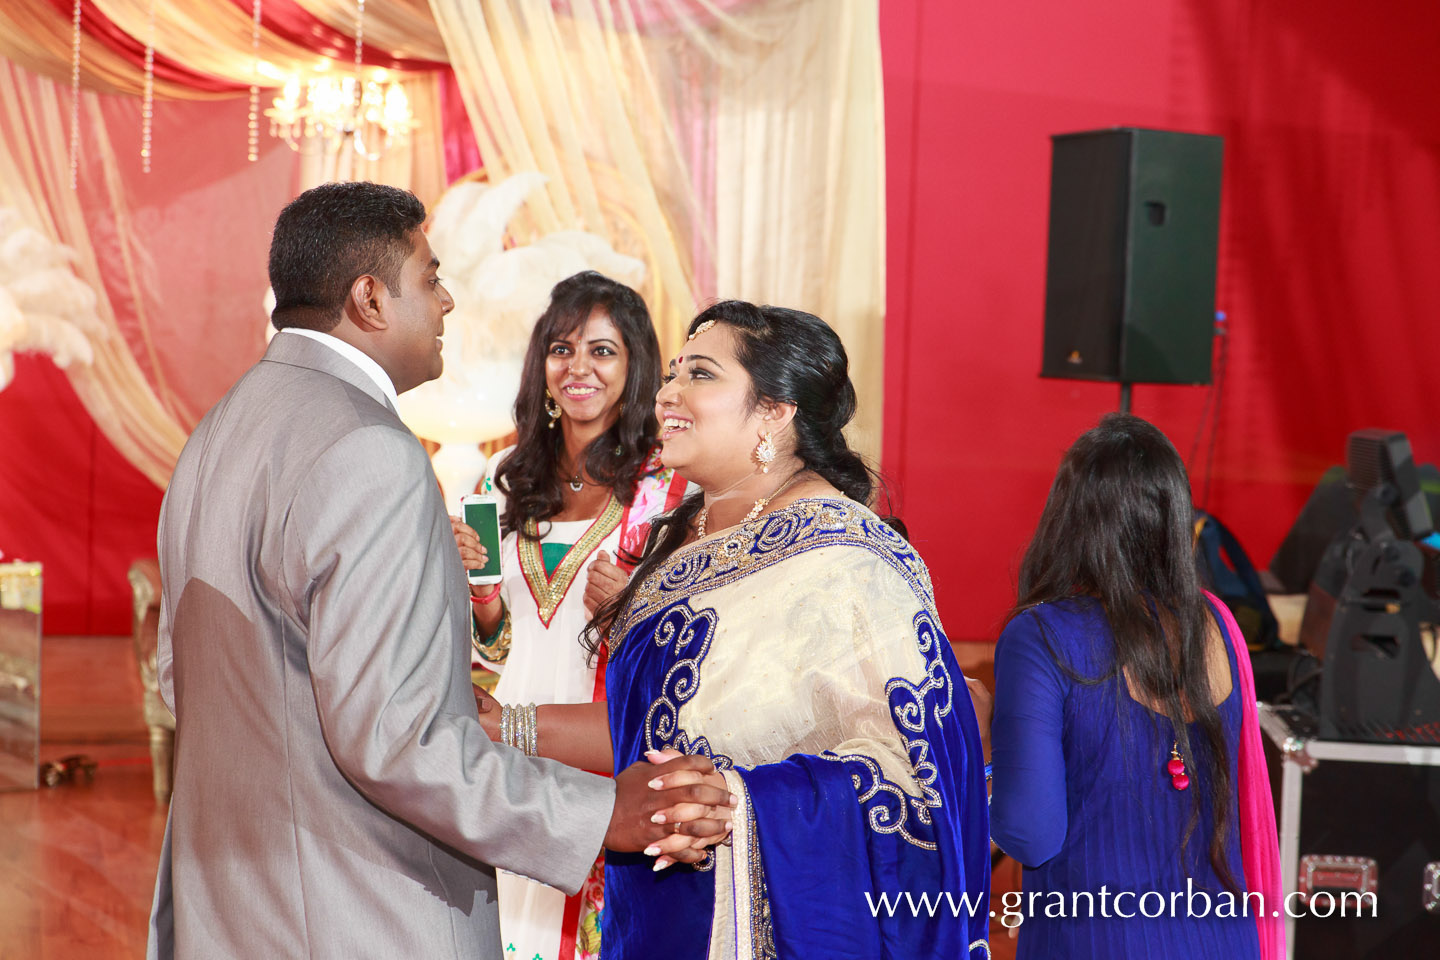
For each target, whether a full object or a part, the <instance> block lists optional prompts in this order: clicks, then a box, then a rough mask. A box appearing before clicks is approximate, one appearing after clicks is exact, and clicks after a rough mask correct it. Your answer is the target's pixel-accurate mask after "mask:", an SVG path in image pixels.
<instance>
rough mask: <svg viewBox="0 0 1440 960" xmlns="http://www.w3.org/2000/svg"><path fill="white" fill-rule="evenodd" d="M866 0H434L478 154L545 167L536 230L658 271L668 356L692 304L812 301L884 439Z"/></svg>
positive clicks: (650, 287)
mask: <svg viewBox="0 0 1440 960" xmlns="http://www.w3.org/2000/svg"><path fill="white" fill-rule="evenodd" d="M877 4H878V0H846V2H844V3H837V2H831V0H755V2H750V3H735V2H730V3H722V2H719V0H570V2H568V3H566V4H551V3H543V2H542V3H534V2H527V0H430V6H431V9H432V10H433V12H434V17H435V22H436V23H437V24H438V26H439V27H440V35H441V36H442V37H443V38H444V40H445V44H446V48H447V51H448V55H449V60H450V63H451V66H452V67H453V68H454V70H455V72H456V75H457V77H458V78H459V80H460V86H461V91H462V94H463V96H464V98H465V106H466V110H467V112H468V114H469V116H470V120H471V124H472V126H473V127H474V129H475V133H476V138H477V141H478V143H479V146H480V151H481V155H482V156H483V157H484V158H485V162H486V168H487V171H488V172H489V173H490V175H491V176H492V177H494V178H496V179H499V178H502V177H504V176H508V175H509V174H511V173H514V172H517V171H522V170H539V171H540V172H542V173H544V174H546V175H547V176H548V177H549V183H548V185H547V187H548V189H547V190H546V191H545V192H544V193H543V194H539V195H536V196H535V197H533V198H532V200H531V202H530V203H529V205H528V212H529V214H530V217H531V219H532V229H535V230H538V231H542V232H548V231H551V230H557V229H567V228H575V227H583V228H585V229H591V230H596V231H597V232H601V233H604V234H606V235H607V236H608V237H609V238H610V239H611V241H612V243H614V244H615V246H616V248H617V249H619V250H620V251H621V252H623V253H628V254H630V255H632V256H638V257H640V258H641V259H643V260H645V261H646V262H647V264H649V266H650V271H649V276H648V277H647V281H646V287H647V288H646V289H645V290H644V291H643V292H644V293H645V295H646V299H647V301H648V302H649V303H650V305H651V308H652V310H653V311H654V313H655V316H656V321H657V325H658V327H659V331H660V339H661V346H662V349H663V350H664V351H665V352H667V353H673V352H675V350H676V349H677V347H678V345H679V343H680V342H681V340H682V332H683V330H684V327H685V325H686V323H687V322H688V321H689V319H690V317H691V316H693V315H694V312H695V310H696V307H697V304H700V303H702V302H704V301H707V300H710V299H712V298H715V297H741V298H744V299H748V300H756V301H761V302H768V303H775V304H780V305H784V306H791V307H797V308H801V309H805V310H809V311H812V312H814V313H816V314H819V315H820V316H822V317H824V318H825V319H826V320H827V321H829V322H830V323H831V324H832V325H833V326H835V328H836V329H837V330H838V331H839V333H840V335H841V337H842V338H843V339H844V341H845V344H846V348H847V351H848V352H849V354H850V356H851V360H852V363H853V364H854V378H855V382H856V387H857V390H858V391H859V393H860V415H859V417H858V418H857V423H856V424H855V427H854V430H853V436H852V439H853V440H854V442H855V443H856V445H857V446H858V447H859V448H860V449H861V450H862V451H863V452H864V453H866V454H867V455H869V456H870V457H871V458H872V459H874V458H877V457H878V454H879V450H880V424H881V420H882V410H881V403H882V370H883V349H884V329H883V318H884V214H883V211H884V170H883V164H884V154H883V150H884V141H883V137H882V136H881V131H882V129H883V120H882V101H881V86H880V49H879V27H878V18H879V12H878V5H877Z"/></svg>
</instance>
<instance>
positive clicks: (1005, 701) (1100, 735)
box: [991, 598, 1273, 960]
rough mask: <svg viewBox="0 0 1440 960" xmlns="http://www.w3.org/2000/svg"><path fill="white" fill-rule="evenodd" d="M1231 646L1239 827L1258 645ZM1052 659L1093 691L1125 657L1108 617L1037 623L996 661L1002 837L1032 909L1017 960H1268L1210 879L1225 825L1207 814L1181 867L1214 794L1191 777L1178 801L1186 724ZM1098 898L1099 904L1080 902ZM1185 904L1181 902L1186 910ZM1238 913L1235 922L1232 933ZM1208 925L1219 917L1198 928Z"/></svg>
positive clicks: (1021, 619) (1249, 922)
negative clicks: (1239, 665) (1242, 661)
mask: <svg viewBox="0 0 1440 960" xmlns="http://www.w3.org/2000/svg"><path fill="white" fill-rule="evenodd" d="M1042 623H1043V624H1044V625H1045V627H1047V628H1048V631H1047V634H1048V640H1049V647H1048V648H1047V644H1046V639H1047V636H1046V635H1042V633H1041V624H1042ZM1226 639H1227V643H1226V651H1227V653H1228V655H1229V659H1230V673H1231V678H1232V690H1231V693H1230V695H1229V697H1227V698H1226V699H1225V700H1224V701H1223V702H1222V703H1221V704H1220V707H1219V712H1220V719H1221V722H1222V725H1223V728H1224V736H1225V744H1226V749H1227V751H1228V753H1227V755H1228V759H1229V766H1230V776H1231V781H1230V782H1231V788H1230V803H1231V804H1232V811H1233V809H1234V806H1233V805H1234V804H1235V802H1236V801H1235V797H1236V788H1235V782H1236V780H1235V777H1236V765H1237V759H1238V754H1239V747H1238V742H1239V734H1240V718H1241V703H1240V696H1241V694H1240V681H1239V678H1238V676H1237V674H1236V663H1235V653H1234V650H1233V649H1232V648H1231V646H1230V645H1231V644H1232V643H1236V642H1241V643H1243V642H1244V640H1243V639H1241V638H1235V637H1227V638H1226ZM1052 648H1053V649H1054V650H1055V653H1056V655H1059V656H1061V657H1064V658H1065V663H1066V664H1067V665H1068V666H1069V667H1070V668H1071V670H1072V671H1073V672H1074V673H1076V674H1078V675H1079V676H1081V677H1085V678H1096V677H1102V676H1105V675H1106V674H1108V673H1109V672H1110V671H1111V670H1112V669H1113V666H1114V663H1115V645H1114V637H1113V635H1112V633H1111V631H1110V625H1109V622H1108V621H1107V620H1106V618H1105V613H1104V610H1103V608H1102V607H1101V605H1100V603H1099V601H1097V600H1094V599H1090V598H1076V599H1071V600H1066V601H1062V602H1059V603H1051V604H1044V605H1041V606H1038V607H1034V608H1032V609H1031V610H1028V611H1026V612H1025V613H1022V614H1021V615H1019V616H1017V617H1016V618H1015V619H1014V620H1012V621H1011V622H1010V624H1009V625H1008V626H1007V627H1006V628H1005V632H1004V633H1003V634H1002V635H1001V637H1000V642H999V644H998V645H997V647H996V649H995V716H994V721H993V724H992V727H991V748H992V754H993V760H994V793H993V806H992V808H991V818H992V822H991V832H992V835H993V837H994V839H995V842H996V843H997V844H998V845H999V846H1000V847H1001V848H1002V849H1003V850H1005V851H1006V852H1007V853H1009V854H1010V855H1011V856H1013V857H1015V859H1017V860H1019V861H1020V862H1021V863H1022V864H1024V865H1025V872H1024V883H1023V890H1024V894H1025V897H1026V899H1025V900H1024V901H1022V902H1019V903H1015V904H1014V905H1015V907H1016V909H1015V910H1013V911H1012V912H1011V916H1012V918H1013V917H1015V916H1017V915H1019V916H1023V921H1022V922H1021V924H1020V939H1019V953H1018V957H1019V958H1021V960H1025V958H1047V960H1048V958H1054V957H1064V958H1068V960H1083V958H1089V957H1094V958H1103V960H1123V958H1127V957H1136V958H1141V957H1144V958H1149V957H1166V958H1169V960H1178V958H1206V960H1210V958H1219V957H1224V958H1226V960H1233V958H1245V957H1252V958H1253V957H1258V956H1259V942H1258V937H1257V933H1256V928H1255V920H1254V918H1253V917H1250V916H1243V915H1241V911H1242V909H1243V906H1244V904H1243V902H1242V900H1241V898H1238V897H1234V896H1233V895H1230V894H1226V893H1225V892H1224V890H1225V888H1224V885H1223V884H1222V883H1221V881H1220V878H1219V877H1218V876H1217V875H1216V873H1215V870H1214V869H1213V867H1212V866H1211V864H1210V860H1209V844H1210V837H1211V830H1210V826H1209V824H1210V814H1209V808H1208V805H1206V804H1205V803H1203V802H1202V804H1201V808H1200V815H1199V820H1198V823H1197V825H1196V828H1195V833H1194V835H1193V836H1192V837H1191V838H1190V841H1189V844H1188V847H1187V848H1186V851H1185V854H1184V856H1183V857H1182V854H1181V837H1182V835H1183V833H1184V830H1185V825H1186V823H1187V821H1188V820H1189V817H1190V812H1191V800H1192V795H1194V794H1198V795H1199V796H1200V797H1201V799H1202V801H1203V798H1204V792H1203V790H1200V787H1201V783H1200V780H1199V778H1200V775H1199V774H1197V773H1196V771H1194V770H1191V771H1189V775H1190V779H1191V783H1190V786H1189V788H1188V789H1187V790H1184V791H1181V790H1176V789H1175V787H1174V785H1173V784H1172V782H1171V777H1170V774H1169V773H1168V772H1167V771H1166V763H1167V761H1168V760H1169V758H1170V749H1171V746H1172V744H1173V743H1174V740H1175V730H1174V726H1173V725H1172V721H1171V720H1170V719H1169V718H1168V717H1165V716H1161V715H1157V714H1155V713H1153V712H1152V711H1150V710H1149V709H1148V708H1147V707H1145V706H1143V705H1141V704H1140V703H1138V702H1136V701H1135V700H1134V699H1132V698H1131V697H1130V695H1129V692H1128V690H1127V689H1126V686H1125V681H1124V678H1123V676H1120V675H1118V674H1117V676H1116V677H1114V678H1112V679H1110V680H1106V681H1104V682H1101V683H1082V682H1079V681H1077V680H1075V679H1073V678H1072V677H1070V676H1067V674H1066V673H1065V672H1064V671H1063V670H1062V669H1061V668H1060V667H1059V666H1058V665H1057V663H1056V660H1055V655H1052V653H1051V652H1050V651H1051V649H1052ZM1189 736H1190V743H1191V748H1192V750H1194V751H1196V755H1197V758H1198V757H1202V756H1203V753H1202V751H1203V750H1204V749H1205V747H1204V745H1203V742H1202V734H1201V732H1200V728H1199V727H1198V726H1197V725H1195V724H1191V725H1190V726H1189ZM1231 823H1232V824H1233V825H1234V826H1233V829H1232V830H1231V831H1230V834H1229V838H1228V840H1227V842H1226V845H1225V861H1226V864H1227V865H1228V867H1229V870H1230V873H1231V876H1232V877H1233V878H1234V880H1235V882H1236V883H1237V884H1241V885H1242V886H1243V884H1244V882H1245V871H1244V868H1243V865H1242V863H1241V856H1240V840H1239V836H1240V834H1239V825H1238V823H1237V822H1236V821H1235V820H1234V814H1233V812H1232V820H1231ZM1187 876H1188V885H1187ZM1102 891H1103V892H1104V894H1105V895H1106V897H1105V899H1104V901H1103V905H1102ZM1151 891H1154V893H1150V895H1149V896H1148V897H1145V896H1144V895H1145V894H1146V893H1149V892H1151ZM1192 891H1193V896H1192V895H1191V894H1192ZM1086 892H1088V893H1089V894H1090V897H1089V898H1088V899H1087V898H1085V897H1084V896H1081V897H1079V898H1078V899H1077V898H1076V897H1075V896H1074V894H1076V893H1082V894H1083V893H1086ZM1172 893H1173V894H1178V896H1177V897H1175V898H1173V901H1172V896H1171V895H1172ZM1032 894H1033V895H1035V896H1033V897H1032ZM1117 895H1120V896H1119V897H1118V898H1117ZM1142 898H1143V899H1142ZM1205 898H1208V907H1209V909H1208V911H1204V908H1205V907H1206V899H1205ZM1227 900H1228V902H1229V904H1230V907H1229V909H1231V910H1233V913H1234V914H1235V916H1233V917H1230V918H1224V917H1217V916H1216V914H1217V912H1221V911H1224V910H1225V909H1227V908H1226V906H1225V903H1226V901H1227ZM1012 902H1013V901H1012ZM1187 903H1188V906H1187ZM1062 904H1063V910H1062V908H1061V905H1062ZM1007 906H1009V904H1007ZM1172 906H1173V908H1174V909H1173V910H1172ZM1272 906H1273V905H1272ZM1047 911H1048V915H1047ZM1142 911H1143V913H1142ZM1202 911H1204V912H1207V913H1208V916H1196V915H1192V914H1200V913H1202ZM1102 913H1108V915H1109V916H1108V917H1106V916H1102ZM1122 913H1129V914H1133V916H1131V917H1124V916H1121V915H1120V914H1122ZM1156 913H1158V914H1159V915H1158V916H1146V915H1144V914H1156ZM1077 914H1080V915H1079V916H1077ZM1090 914H1093V916H1092V915H1090Z"/></svg>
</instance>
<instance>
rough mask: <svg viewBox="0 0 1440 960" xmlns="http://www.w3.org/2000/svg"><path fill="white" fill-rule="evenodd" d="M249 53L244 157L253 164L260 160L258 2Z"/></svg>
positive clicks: (252, 12) (252, 15) (252, 13)
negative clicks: (246, 146)
mask: <svg viewBox="0 0 1440 960" xmlns="http://www.w3.org/2000/svg"><path fill="white" fill-rule="evenodd" d="M250 52H251V59H250V73H251V78H250V80H251V82H250V114H249V124H250V128H249V149H248V151H247V152H246V155H245V157H246V159H247V160H249V161H250V162H251V163H254V162H255V161H256V160H258V159H260V83H259V80H260V0H255V3H254V5H253V6H252V7H251V9H250Z"/></svg>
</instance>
